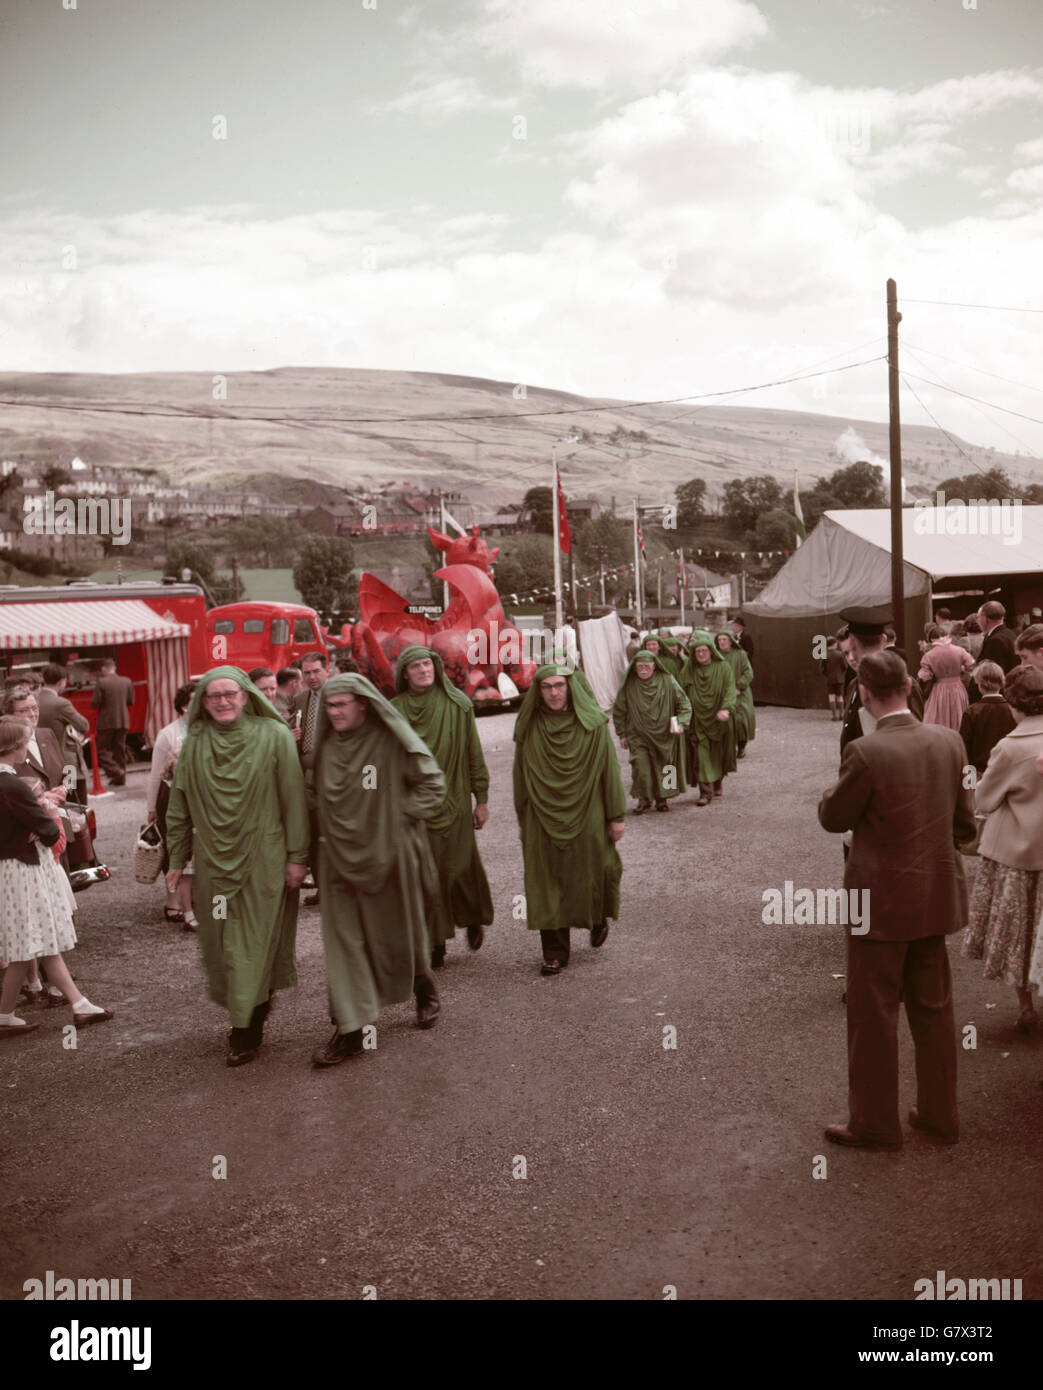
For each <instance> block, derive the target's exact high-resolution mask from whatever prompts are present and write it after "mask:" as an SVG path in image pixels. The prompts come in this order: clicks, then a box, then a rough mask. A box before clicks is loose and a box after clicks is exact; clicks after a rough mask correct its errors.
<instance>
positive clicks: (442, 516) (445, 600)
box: [438, 490, 449, 613]
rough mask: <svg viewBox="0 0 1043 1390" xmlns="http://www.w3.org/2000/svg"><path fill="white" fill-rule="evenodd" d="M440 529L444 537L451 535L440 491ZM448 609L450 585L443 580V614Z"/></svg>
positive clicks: (443, 499) (443, 495) (443, 497)
mask: <svg viewBox="0 0 1043 1390" xmlns="http://www.w3.org/2000/svg"><path fill="white" fill-rule="evenodd" d="M438 529H439V530H440V531H441V533H442V535H443V536H445V535H448V534H449V533H448V531H447V530H446V522H445V494H444V493H443V492H442V491H441V490H439V493H438ZM448 607H449V585H448V584H447V583H446V581H445V580H444V579H443V580H442V612H443V613H444V612H445V611H446V609H447V608H448Z"/></svg>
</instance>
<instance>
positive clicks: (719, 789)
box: [713, 777, 724, 796]
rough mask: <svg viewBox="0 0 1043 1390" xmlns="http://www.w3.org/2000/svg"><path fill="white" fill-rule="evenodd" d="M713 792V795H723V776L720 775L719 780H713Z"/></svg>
mask: <svg viewBox="0 0 1043 1390" xmlns="http://www.w3.org/2000/svg"><path fill="white" fill-rule="evenodd" d="M713 794H714V796H723V795H724V779H723V777H722V779H721V781H720V782H715V783H714V784H713Z"/></svg>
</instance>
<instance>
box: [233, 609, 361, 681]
mask: <svg viewBox="0 0 1043 1390" xmlns="http://www.w3.org/2000/svg"><path fill="white" fill-rule="evenodd" d="M206 645H207V652H208V656H209V659H208V661H207V665H208V666H221V665H225V664H227V665H229V666H239V667H241V668H242V670H244V671H252V670H253V669H254V667H256V666H267V667H268V669H269V670H270V671H278V670H280V669H281V668H282V667H283V666H288V665H289V664H290V662H291V661H296V660H297V658H298V657H301V656H307V654H308V653H309V652H322V653H323V654H326V652H327V648H328V647H336V646H340V645H341V643H340V641H339V640H338V639H336V638H328V637H327V635H326V632H325V630H324V629H323V627H322V624H321V623H320V622H319V615H318V614H317V613H316V612H315V609H314V608H307V607H305V605H304V604H302V603H261V602H257V603H252V602H243V603H225V604H222V605H221V606H220V607H219V608H211V610H210V612H209V613H208V614H207V615H206Z"/></svg>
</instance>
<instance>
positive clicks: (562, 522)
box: [543, 468, 572, 555]
mask: <svg viewBox="0 0 1043 1390" xmlns="http://www.w3.org/2000/svg"><path fill="white" fill-rule="evenodd" d="M543 476H544V477H546V476H547V475H546V474H544V475H543ZM558 544H559V545H560V546H561V549H562V553H563V554H565V555H568V553H569V552H570V550H571V549H572V532H571V531H570V530H569V519H568V517H567V516H566V514H565V494H564V492H563V491H562V488H561V469H560V468H559V469H558Z"/></svg>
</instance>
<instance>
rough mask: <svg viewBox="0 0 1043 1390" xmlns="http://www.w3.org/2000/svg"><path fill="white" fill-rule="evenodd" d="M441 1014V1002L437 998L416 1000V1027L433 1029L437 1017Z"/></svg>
mask: <svg viewBox="0 0 1043 1390" xmlns="http://www.w3.org/2000/svg"><path fill="white" fill-rule="evenodd" d="M441 1012H442V1002H441V1000H440V999H439V998H438V997H437V995H436V996H435V997H434V998H433V999H425V1000H423V1001H421V1000H419V999H418V1000H417V1004H416V1026H417V1027H418V1028H433V1027H434V1026H435V1024H436V1023H437V1022H438V1015H439V1014H440V1013H441Z"/></svg>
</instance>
